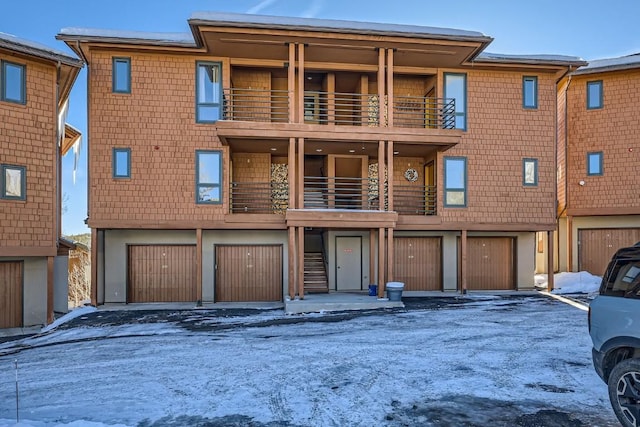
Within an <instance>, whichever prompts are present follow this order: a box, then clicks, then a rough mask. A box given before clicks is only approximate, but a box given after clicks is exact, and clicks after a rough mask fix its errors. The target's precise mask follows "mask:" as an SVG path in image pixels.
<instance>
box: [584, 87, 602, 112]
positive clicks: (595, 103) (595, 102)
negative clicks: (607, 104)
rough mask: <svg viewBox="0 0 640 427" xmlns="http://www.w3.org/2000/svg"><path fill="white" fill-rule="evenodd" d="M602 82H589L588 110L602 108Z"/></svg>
mask: <svg viewBox="0 0 640 427" xmlns="http://www.w3.org/2000/svg"><path fill="white" fill-rule="evenodd" d="M602 99H603V98H602V80H598V81H595V82H587V109H589V110H593V109H596V108H602Z"/></svg>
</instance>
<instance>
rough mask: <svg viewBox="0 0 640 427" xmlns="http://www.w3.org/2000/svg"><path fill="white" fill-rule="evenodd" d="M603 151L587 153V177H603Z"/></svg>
mask: <svg viewBox="0 0 640 427" xmlns="http://www.w3.org/2000/svg"><path fill="white" fill-rule="evenodd" d="M602 174H603V165H602V151H598V152H595V153H587V175H602Z"/></svg>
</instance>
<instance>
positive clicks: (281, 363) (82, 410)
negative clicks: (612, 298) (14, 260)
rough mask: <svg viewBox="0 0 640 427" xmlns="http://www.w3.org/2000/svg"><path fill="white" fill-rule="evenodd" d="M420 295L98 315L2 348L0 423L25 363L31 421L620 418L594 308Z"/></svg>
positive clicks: (546, 421)
mask: <svg viewBox="0 0 640 427" xmlns="http://www.w3.org/2000/svg"><path fill="white" fill-rule="evenodd" d="M461 302H463V303H461ZM408 307H409V309H408V310H395V311H388V312H378V313H361V314H356V315H354V314H346V315H345V314H323V315H318V314H316V315H307V316H291V315H290V316H285V315H283V314H281V313H282V312H281V311H266V312H258V313H254V314H251V315H247V313H239V314H238V315H230V314H233V313H226V317H223V316H221V315H220V314H221V313H220V312H215V311H204V312H185V313H182V314H179V315H166V314H165V315H157V314H155V315H149V316H147V317H143V318H142V319H141V321H140V322H136V323H133V322H131V320H130V319H127V318H121V319H120V320H119V321H117V322H116V321H113V319H112V318H111V317H109V314H107V313H104V312H95V313H91V314H88V315H87V316H85V317H86V319H82V320H81V321H75V322H72V323H69V324H67V325H64V326H63V327H61V328H59V329H57V330H54V331H53V332H52V333H49V334H47V335H44V336H40V337H34V338H30V339H26V340H21V341H14V342H8V343H4V344H0V426H5V425H9V426H12V425H14V424H15V414H16V402H15V371H14V368H13V367H14V363H15V360H17V362H18V366H19V387H20V418H21V420H27V421H26V422H25V423H24V424H21V425H27V426H37V427H40V426H47V427H49V426H60V425H62V426H64V425H67V424H71V425H73V426H74V427H75V426H86V425H91V426H103V425H115V424H120V425H126V426H145V427H150V426H153V427H162V426H183V425H184V426H203V427H204V426H227V425H232V426H274V427H275V426H413V425H421V426H451V427H453V426H530V427H533V426H540V427H544V426H554V427H555V426H614V425H617V422H616V421H615V417H614V415H613V412H612V411H611V409H610V407H609V402H608V399H607V394H606V387H605V385H604V383H602V382H601V380H600V379H599V378H598V377H597V375H596V374H595V372H594V370H593V368H592V366H591V354H590V352H591V342H590V340H589V335H588V332H587V325H586V313H585V312H584V311H581V310H578V309H576V308H574V307H571V306H568V305H565V304H563V303H561V302H558V301H555V300H552V299H548V298H543V297H536V296H532V297H518V298H507V297H504V298H501V297H465V298H460V300H458V301H452V303H451V304H448V303H447V304H424V305H421V304H413V305H412V304H410V303H409V304H408ZM240 314H241V315H240ZM120 316H124V315H120ZM137 316H143V315H142V313H140V312H139V313H137ZM74 421H75V422H74ZM90 422H94V423H95V424H91V423H90Z"/></svg>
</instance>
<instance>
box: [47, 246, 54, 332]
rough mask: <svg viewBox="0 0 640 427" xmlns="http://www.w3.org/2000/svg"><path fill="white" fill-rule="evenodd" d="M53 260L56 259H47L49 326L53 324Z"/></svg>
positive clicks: (49, 257) (50, 257)
mask: <svg viewBox="0 0 640 427" xmlns="http://www.w3.org/2000/svg"><path fill="white" fill-rule="evenodd" d="M53 260H54V257H52V256H48V257H47V324H49V323H52V322H53V286H54V280H55V279H54V276H53Z"/></svg>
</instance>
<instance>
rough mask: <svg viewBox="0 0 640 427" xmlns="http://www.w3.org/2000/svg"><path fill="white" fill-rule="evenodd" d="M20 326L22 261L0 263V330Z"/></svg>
mask: <svg viewBox="0 0 640 427" xmlns="http://www.w3.org/2000/svg"><path fill="white" fill-rule="evenodd" d="M21 326H22V261H18V262H0V329H2V328H19V327H21Z"/></svg>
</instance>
